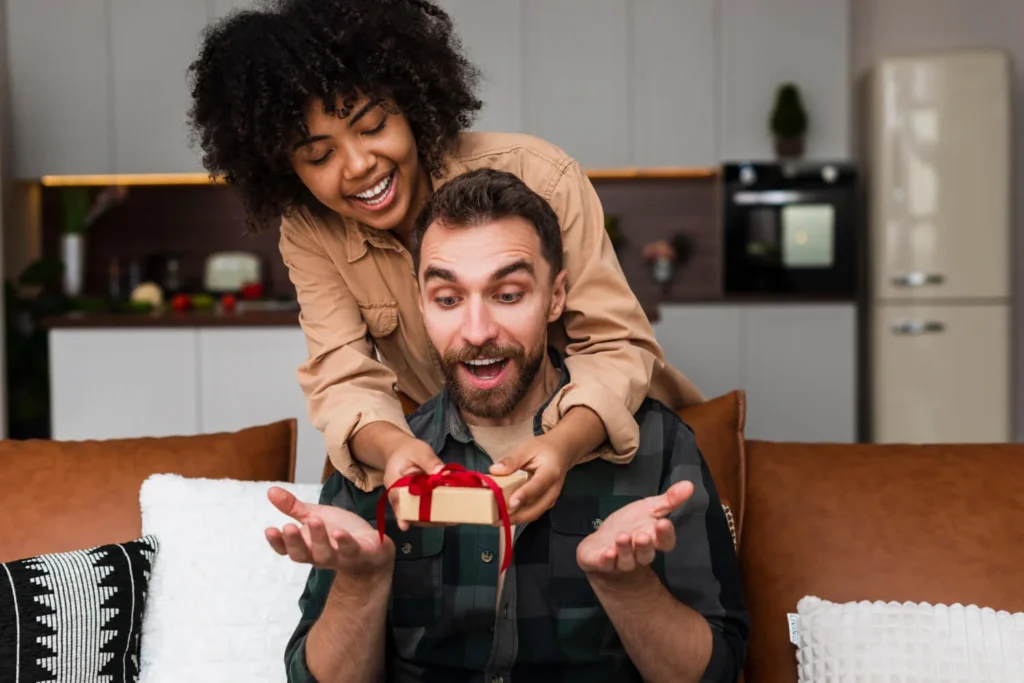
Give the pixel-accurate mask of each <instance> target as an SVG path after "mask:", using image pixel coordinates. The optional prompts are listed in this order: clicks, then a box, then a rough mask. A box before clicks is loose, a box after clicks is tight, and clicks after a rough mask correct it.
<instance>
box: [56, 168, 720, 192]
mask: <svg viewBox="0 0 1024 683" xmlns="http://www.w3.org/2000/svg"><path fill="white" fill-rule="evenodd" d="M586 174H587V177H588V178H590V179H591V180H634V179H635V180H642V179H659V178H660V179H670V180H671V179H677V180H684V179H695V178H714V177H716V176H717V175H718V169H717V168H714V167H699V166H698V167H682V166H680V167H675V166H668V167H651V168H638V167H623V168H592V169H587V170H586ZM39 183H40V184H41V185H42V186H43V187H73V186H103V185H129V186H130V185H220V184H223V181H222V180H211V179H210V176H209V175H207V174H206V173H138V174H133V173H126V174H94V175H92V174H90V175H45V176H43V177H42V178H40V179H39Z"/></svg>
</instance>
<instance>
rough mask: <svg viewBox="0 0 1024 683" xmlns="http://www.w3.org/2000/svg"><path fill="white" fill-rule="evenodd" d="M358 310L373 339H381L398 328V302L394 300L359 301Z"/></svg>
mask: <svg viewBox="0 0 1024 683" xmlns="http://www.w3.org/2000/svg"><path fill="white" fill-rule="evenodd" d="M359 312H360V313H361V314H362V316H363V322H365V323H366V329H367V330H369V332H370V336H371V337H373V338H374V339H383V338H384V337H388V336H390V335H391V333H392V332H394V331H395V329H397V328H398V304H397V303H396V302H394V301H378V302H375V303H363V302H359Z"/></svg>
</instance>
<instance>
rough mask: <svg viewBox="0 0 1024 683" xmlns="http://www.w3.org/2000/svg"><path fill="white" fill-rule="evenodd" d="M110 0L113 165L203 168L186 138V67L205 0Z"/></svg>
mask: <svg viewBox="0 0 1024 683" xmlns="http://www.w3.org/2000/svg"><path fill="white" fill-rule="evenodd" d="M109 2H110V21H111V32H110V52H111V62H112V70H111V79H112V82H113V101H112V105H113V122H114V124H113V125H114V131H115V133H114V134H115V138H114V170H115V172H117V173H194V172H201V171H202V170H203V165H202V156H201V153H200V152H199V151H198V150H193V149H192V148H191V147H190V145H189V131H188V108H189V106H190V101H191V97H190V95H189V85H188V74H187V71H188V66H189V64H190V63H191V62H192V60H194V59H195V58H196V55H197V54H198V50H199V42H200V37H201V33H202V30H203V28H204V27H205V26H206V23H207V21H208V20H209V7H208V6H207V2H206V0H174V2H167V1H166V0H109ZM156 36H159V39H154V38H155V37H156Z"/></svg>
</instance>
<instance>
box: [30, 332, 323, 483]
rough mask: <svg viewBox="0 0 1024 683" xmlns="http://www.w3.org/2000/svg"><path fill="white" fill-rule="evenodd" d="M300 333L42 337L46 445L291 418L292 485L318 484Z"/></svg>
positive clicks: (317, 448) (316, 442) (317, 439)
mask: <svg viewBox="0 0 1024 683" xmlns="http://www.w3.org/2000/svg"><path fill="white" fill-rule="evenodd" d="M305 358H306V346H305V338H304V337H303V334H302V330H301V329H300V328H299V327H298V326H282V327H238V328H200V327H189V328H154V329H124V328H101V329H75V328H67V329H64V328H61V329H54V330H52V331H51V332H50V382H51V401H52V408H51V420H52V434H53V438H54V439H62V440H64V439H113V438H127V437H142V436H172V435H191V434H210V433H215V432H223V431H237V430H239V429H244V428H246V427H252V426H255V425H262V424H268V423H271V422H276V421H278V420H284V419H288V418H295V419H296V421H297V423H298V443H297V451H298V456H297V462H296V480H297V481H306V482H318V481H320V474H321V472H322V470H323V465H324V458H325V457H326V449H325V448H324V440H323V435H322V434H321V433H320V432H319V431H318V430H317V429H316V428H315V427H313V425H312V424H311V423H310V421H309V417H308V416H307V413H306V406H305V400H304V397H303V394H302V390H301V389H300V388H299V384H298V379H297V377H296V370H297V369H298V366H299V364H300V363H302V361H303V360H305Z"/></svg>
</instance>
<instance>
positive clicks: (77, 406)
mask: <svg viewBox="0 0 1024 683" xmlns="http://www.w3.org/2000/svg"><path fill="white" fill-rule="evenodd" d="M197 372H198V356H197V353H196V337H195V332H193V331H191V330H178V329H174V330H148V329H133V330H123V329H116V330H115V329H95V330H54V331H52V332H51V333H50V401H51V422H52V425H51V432H52V436H53V438H54V439H59V440H81V439H118V438H133V437H143V436H174V435H188V434H196V433H198V432H199V428H200V416H199V412H198V404H197V402H196V395H197V389H198V383H197Z"/></svg>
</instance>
